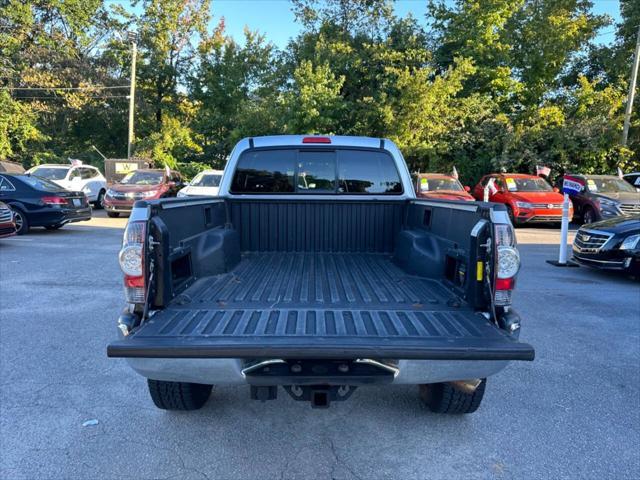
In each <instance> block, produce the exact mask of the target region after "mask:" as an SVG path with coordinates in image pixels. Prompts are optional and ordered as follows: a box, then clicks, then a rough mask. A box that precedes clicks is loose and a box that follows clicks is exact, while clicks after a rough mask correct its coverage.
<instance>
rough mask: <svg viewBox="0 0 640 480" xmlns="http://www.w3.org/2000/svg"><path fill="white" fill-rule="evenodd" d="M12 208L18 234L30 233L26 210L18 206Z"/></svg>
mask: <svg viewBox="0 0 640 480" xmlns="http://www.w3.org/2000/svg"><path fill="white" fill-rule="evenodd" d="M11 210H13V219H14V220H15V222H16V233H17V234H18V235H24V234H25V233H29V220H28V219H27V216H26V215H25V214H24V212H23V211H22V210H19V209H17V208H12V209H11Z"/></svg>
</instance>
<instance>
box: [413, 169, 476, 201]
mask: <svg viewBox="0 0 640 480" xmlns="http://www.w3.org/2000/svg"><path fill="white" fill-rule="evenodd" d="M470 191H471V189H470V188H469V187H463V186H462V184H461V183H460V181H459V180H458V179H457V178H455V177H453V176H451V175H445V174H443V173H419V174H418V175H417V176H416V195H417V196H418V197H421V198H434V199H440V200H466V201H469V202H473V201H474V200H475V199H474V198H473V197H472V196H471V195H470V194H469V192H470Z"/></svg>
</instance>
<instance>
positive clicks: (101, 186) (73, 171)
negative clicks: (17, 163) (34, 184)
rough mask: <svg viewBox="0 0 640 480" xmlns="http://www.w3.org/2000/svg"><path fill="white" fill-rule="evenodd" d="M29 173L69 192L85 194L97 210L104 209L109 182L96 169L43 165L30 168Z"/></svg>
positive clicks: (90, 167) (86, 166)
mask: <svg viewBox="0 0 640 480" xmlns="http://www.w3.org/2000/svg"><path fill="white" fill-rule="evenodd" d="M27 173H28V174H31V175H35V176H37V177H41V178H46V179H47V180H50V181H52V182H53V183H57V184H58V185H60V186H61V187H62V188H65V189H67V190H70V191H73V192H76V191H79V192H83V193H84V194H85V195H86V196H87V199H88V200H89V202H90V203H93V206H94V207H95V208H102V203H103V200H104V194H105V192H106V191H107V180H106V179H105V178H104V176H103V175H102V173H100V170H98V169H97V168H96V167H92V166H91V165H80V166H74V165H57V164H43V165H38V166H36V167H32V168H30V169H29V170H27Z"/></svg>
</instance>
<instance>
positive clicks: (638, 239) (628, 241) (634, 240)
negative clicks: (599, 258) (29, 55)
mask: <svg viewBox="0 0 640 480" xmlns="http://www.w3.org/2000/svg"><path fill="white" fill-rule="evenodd" d="M638 243H640V235H629V236H628V237H627V238H625V239H624V241H623V242H622V245H620V250H633V249H635V248H638Z"/></svg>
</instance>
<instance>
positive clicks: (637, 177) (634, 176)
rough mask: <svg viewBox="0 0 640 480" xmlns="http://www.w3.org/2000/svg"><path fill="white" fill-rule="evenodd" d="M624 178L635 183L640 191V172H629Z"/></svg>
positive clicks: (632, 183)
mask: <svg viewBox="0 0 640 480" xmlns="http://www.w3.org/2000/svg"><path fill="white" fill-rule="evenodd" d="M622 178H623V179H625V180H626V181H627V182H629V183H630V184H631V185H633V186H634V188H635V189H636V191H640V172H633V173H627V174H625V175H624V176H623V177H622Z"/></svg>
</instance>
